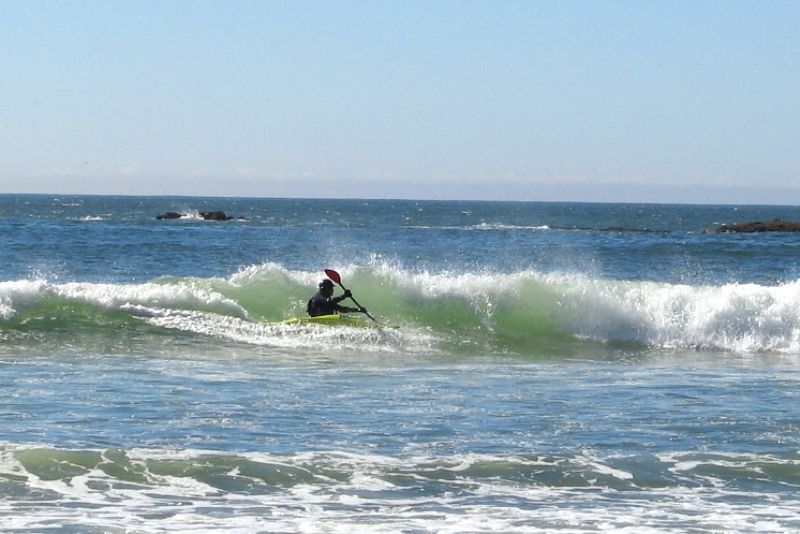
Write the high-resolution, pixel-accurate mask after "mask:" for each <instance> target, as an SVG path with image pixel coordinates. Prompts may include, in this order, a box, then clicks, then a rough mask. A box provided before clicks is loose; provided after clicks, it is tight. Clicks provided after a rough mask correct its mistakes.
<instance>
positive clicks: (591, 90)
mask: <svg viewBox="0 0 800 534" xmlns="http://www.w3.org/2000/svg"><path fill="white" fill-rule="evenodd" d="M8 193H13V194H16V193H41V194H59V195H60V194H101V195H180V196H201V197H202V196H223V197H293V198H408V199H453V200H456V199H458V200H461V199H464V200H466V199H469V200H472V199H478V200H532V201H536V200H542V201H581V202H669V203H673V202H674V203H701V204H702V203H724V204H784V205H797V204H800V2H797V1H795V0H787V1H778V0H776V1H770V0H758V1H748V0H736V1H729V0H725V1H712V0H691V1H681V0H636V1H615V0H562V1H544V0H541V1H540V0H524V1H514V0H493V1H478V0H457V1H450V0H434V1H430V0H393V1H381V0H369V1H367V0H364V1H347V0H339V1H334V2H331V1H303V0H292V1H288V0H287V1H267V0H264V1H248V0H226V1H221V0H220V1H206V0H188V1H181V0H166V1H165V0H156V1H150V0H129V1H126V0H119V1H111V0H104V1H100V0H97V1H91V0H73V1H70V0H59V1H46V0H0V194H8Z"/></svg>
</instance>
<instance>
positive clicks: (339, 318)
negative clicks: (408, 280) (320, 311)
mask: <svg viewBox="0 0 800 534" xmlns="http://www.w3.org/2000/svg"><path fill="white" fill-rule="evenodd" d="M272 324H319V325H326V326H356V327H361V328H399V327H397V326H390V325H385V324H378V323H373V322H372V321H366V320H364V319H360V318H358V317H350V316H348V315H318V316H316V317H290V318H289V319H285V320H283V321H280V322H278V323H272Z"/></svg>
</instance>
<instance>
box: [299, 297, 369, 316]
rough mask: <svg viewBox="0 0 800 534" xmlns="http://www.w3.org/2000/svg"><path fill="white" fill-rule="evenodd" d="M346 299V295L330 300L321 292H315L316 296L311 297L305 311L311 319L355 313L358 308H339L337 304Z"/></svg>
mask: <svg viewBox="0 0 800 534" xmlns="http://www.w3.org/2000/svg"><path fill="white" fill-rule="evenodd" d="M346 298H348V297H347V295H342V296H339V297H335V298H331V297H326V296H325V295H323V294H322V291H319V292H317V294H316V295H314V296H313V297H311V300H309V301H308V306H306V311H307V312H308V314H309V315H310V316H311V317H317V316H319V315H333V314H336V313H356V312H357V311H358V308H348V307H347V306H339V303H340V302H341V301H343V300H344V299H346Z"/></svg>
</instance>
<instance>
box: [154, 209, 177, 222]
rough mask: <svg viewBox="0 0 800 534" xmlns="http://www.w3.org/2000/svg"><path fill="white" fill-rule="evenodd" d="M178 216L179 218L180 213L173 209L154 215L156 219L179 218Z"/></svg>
mask: <svg viewBox="0 0 800 534" xmlns="http://www.w3.org/2000/svg"><path fill="white" fill-rule="evenodd" d="M180 218H181V214H180V213H177V212H174V211H168V212H166V213H164V214H162V215H159V216H158V217H156V219H158V220H159V221H160V220H162V219H180Z"/></svg>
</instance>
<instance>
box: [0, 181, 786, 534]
mask: <svg viewBox="0 0 800 534" xmlns="http://www.w3.org/2000/svg"><path fill="white" fill-rule="evenodd" d="M217 210H222V211H225V213H226V214H228V215H230V216H232V217H234V219H233V220H229V221H207V220H204V219H203V218H202V216H201V215H200V214H201V212H203V211H217ZM168 211H174V212H178V213H181V214H183V215H184V216H183V217H181V218H180V219H175V220H157V218H156V216H157V215H159V214H162V213H165V212H168ZM775 218H783V219H788V220H800V208H798V207H774V206H773V207H758V206H738V207H737V206H672V205H632V204H624V205H622V204H580V203H535V202H533V203H524V202H516V203H515V202H455V201H453V202H434V201H425V202H421V201H410V200H402V201H400V200H398V201H388V200H291V199H247V198H236V199H231V198H178V197H86V196H77V197H68V196H24V195H12V196H0V245H2V246H0V261H1V262H2V263H0V265H2V267H0V531H2V532H26V533H33V532H36V533H101V532H111V533H123V532H135V533H156V532H158V533H161V532H226V533H253V532H387V533H388V532H393V533H394V532H403V533H417V532H419V533H424V532H437V533H439V532H441V533H448V532H453V533H456V532H458V533H460V532H526V533H527V532H569V533H583V532H637V533H638V532H654V533H655V532H678V531H680V532H759V533H762V532H796V531H800V492H799V491H798V490H799V489H800V388H799V387H798V386H800V273H799V272H798V268H799V267H800V236H798V235H795V234H777V233H776V234H721V233H711V232H708V231H707V230H710V229H713V228H717V227H719V226H720V225H721V224H728V223H735V222H740V221H756V220H771V219H775ZM324 269H335V270H336V271H337V272H338V273H339V274H340V276H341V281H342V285H344V286H345V287H347V288H348V289H350V290H351V291H352V293H353V297H355V298H356V299H357V301H358V303H360V304H361V305H362V306H365V307H367V308H368V310H369V312H370V314H371V315H373V316H374V317H375V318H376V320H377V321H379V322H380V323H383V324H387V325H392V326H399V328H357V327H326V326H318V325H308V324H305V325H302V324H301V325H287V324H282V323H281V321H282V320H283V319H286V318H289V317H292V316H301V315H303V314H304V309H305V303H306V301H307V300H308V298H309V297H310V296H311V295H312V294H313V293H314V291H315V289H316V285H317V283H318V282H319V281H320V279H322V278H323V277H324V276H325V274H324ZM340 291H341V289H340V288H337V294H339V293H340Z"/></svg>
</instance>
